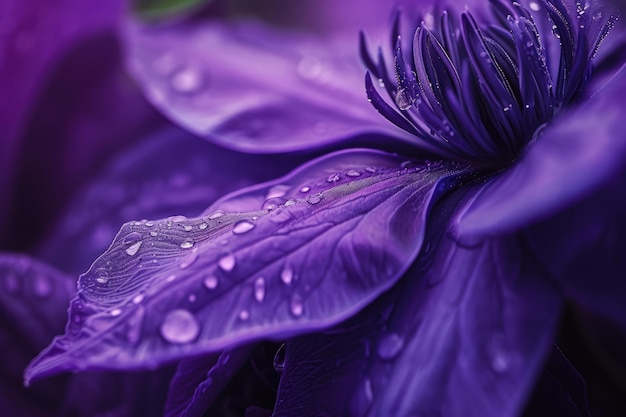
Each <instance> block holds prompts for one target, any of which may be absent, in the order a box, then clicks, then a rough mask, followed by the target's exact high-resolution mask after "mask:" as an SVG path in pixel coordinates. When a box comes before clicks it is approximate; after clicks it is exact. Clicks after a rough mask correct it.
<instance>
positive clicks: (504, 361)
mask: <svg viewBox="0 0 626 417" xmlns="http://www.w3.org/2000/svg"><path fill="white" fill-rule="evenodd" d="M491 368H492V369H493V370H494V371H495V372H497V373H502V372H505V371H506V370H507V369H509V359H508V357H507V356H505V355H503V354H502V353H501V352H500V353H498V354H496V355H494V356H493V357H492V358H491Z"/></svg>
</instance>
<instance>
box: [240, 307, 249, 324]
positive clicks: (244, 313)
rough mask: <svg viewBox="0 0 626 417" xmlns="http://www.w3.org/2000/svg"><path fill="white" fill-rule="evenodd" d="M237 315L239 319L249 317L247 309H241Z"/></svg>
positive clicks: (243, 319) (244, 319)
mask: <svg viewBox="0 0 626 417" xmlns="http://www.w3.org/2000/svg"><path fill="white" fill-rule="evenodd" d="M238 317H239V320H242V321H246V320H248V319H249V318H250V313H249V312H248V310H241V311H240V312H239V315H238Z"/></svg>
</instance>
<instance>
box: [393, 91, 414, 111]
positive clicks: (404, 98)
mask: <svg viewBox="0 0 626 417" xmlns="http://www.w3.org/2000/svg"><path fill="white" fill-rule="evenodd" d="M395 101H396V105H397V106H398V108H399V109H400V110H409V109H410V108H411V107H412V106H413V100H412V99H411V97H410V95H409V93H408V92H407V91H406V88H400V89H398V91H397V92H396V97H395Z"/></svg>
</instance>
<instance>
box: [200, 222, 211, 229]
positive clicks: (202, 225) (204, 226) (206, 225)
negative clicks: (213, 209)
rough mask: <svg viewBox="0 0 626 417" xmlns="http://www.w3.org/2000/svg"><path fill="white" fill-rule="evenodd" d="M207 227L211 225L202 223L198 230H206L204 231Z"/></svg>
mask: <svg viewBox="0 0 626 417" xmlns="http://www.w3.org/2000/svg"><path fill="white" fill-rule="evenodd" d="M207 227H209V225H208V224H206V223H200V224H199V225H198V229H200V230H204V229H206V228H207Z"/></svg>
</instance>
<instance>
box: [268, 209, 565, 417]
mask: <svg viewBox="0 0 626 417" xmlns="http://www.w3.org/2000/svg"><path fill="white" fill-rule="evenodd" d="M448 208H449V207H448ZM444 210H445V209H444ZM437 215H440V218H439V219H440V220H443V221H444V222H445V221H446V220H445V217H446V216H445V212H440V211H436V212H434V213H433V218H434V217H435V216H437ZM431 232H432V234H429V236H430V239H429V240H427V242H430V245H431V246H426V248H427V249H426V253H425V254H423V255H421V257H420V258H419V260H418V262H417V263H416V265H415V266H414V267H413V268H412V270H410V271H409V273H408V274H407V275H406V276H405V277H404V278H403V280H402V281H400V282H399V283H398V284H397V285H396V286H395V287H394V289H393V290H392V291H391V292H389V293H388V294H387V295H385V296H383V297H382V298H380V299H379V300H378V301H377V302H376V303H375V304H373V305H371V306H370V307H368V308H367V309H366V310H365V311H364V312H362V313H359V314H358V315H357V316H355V317H354V318H353V319H351V320H350V321H348V322H346V323H345V324H342V325H340V326H338V327H336V328H333V329H332V330H331V331H328V332H326V333H321V334H315V335H309V336H305V337H301V338H298V339H295V340H293V341H291V342H287V352H286V366H285V373H284V374H283V377H282V380H281V385H280V389H279V398H278V400H277V408H276V410H275V413H274V416H275V417H281V416H293V415H335V414H337V413H339V414H340V415H345V416H383V415H403V416H405V415H406V416H408V415H419V416H422V415H423V416H445V417H452V416H459V417H461V416H462V417H467V416H481V417H491V416H493V417H496V416H497V417H513V416H517V415H519V412H520V411H521V410H522V407H523V406H524V402H525V400H526V397H527V395H528V394H529V392H530V389H531V388H532V385H533V383H534V380H535V377H536V376H537V374H538V372H539V371H540V369H541V365H542V362H543V360H544V358H545V355H546V354H547V353H548V351H549V348H550V343H551V339H552V335H553V332H554V329H555V326H556V324H557V321H558V313H559V311H560V306H561V297H560V295H559V293H558V292H557V290H556V289H555V287H554V286H553V285H552V284H551V283H550V282H549V281H548V280H547V279H546V277H545V275H544V274H543V273H542V270H541V267H540V266H539V265H538V264H537V262H536V261H535V260H534V259H533V257H532V256H530V255H529V254H528V252H527V251H526V250H525V249H524V247H523V246H522V245H521V244H520V241H519V240H518V239H517V237H515V236H512V237H507V238H498V239H491V240H486V241H485V242H483V243H482V245H480V246H477V247H472V248H466V247H463V246H460V245H458V244H457V243H456V242H455V241H453V240H452V239H451V238H449V237H448V236H447V235H446V230H445V226H442V225H441V224H439V225H438V226H435V227H434V228H433V229H431Z"/></svg>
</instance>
